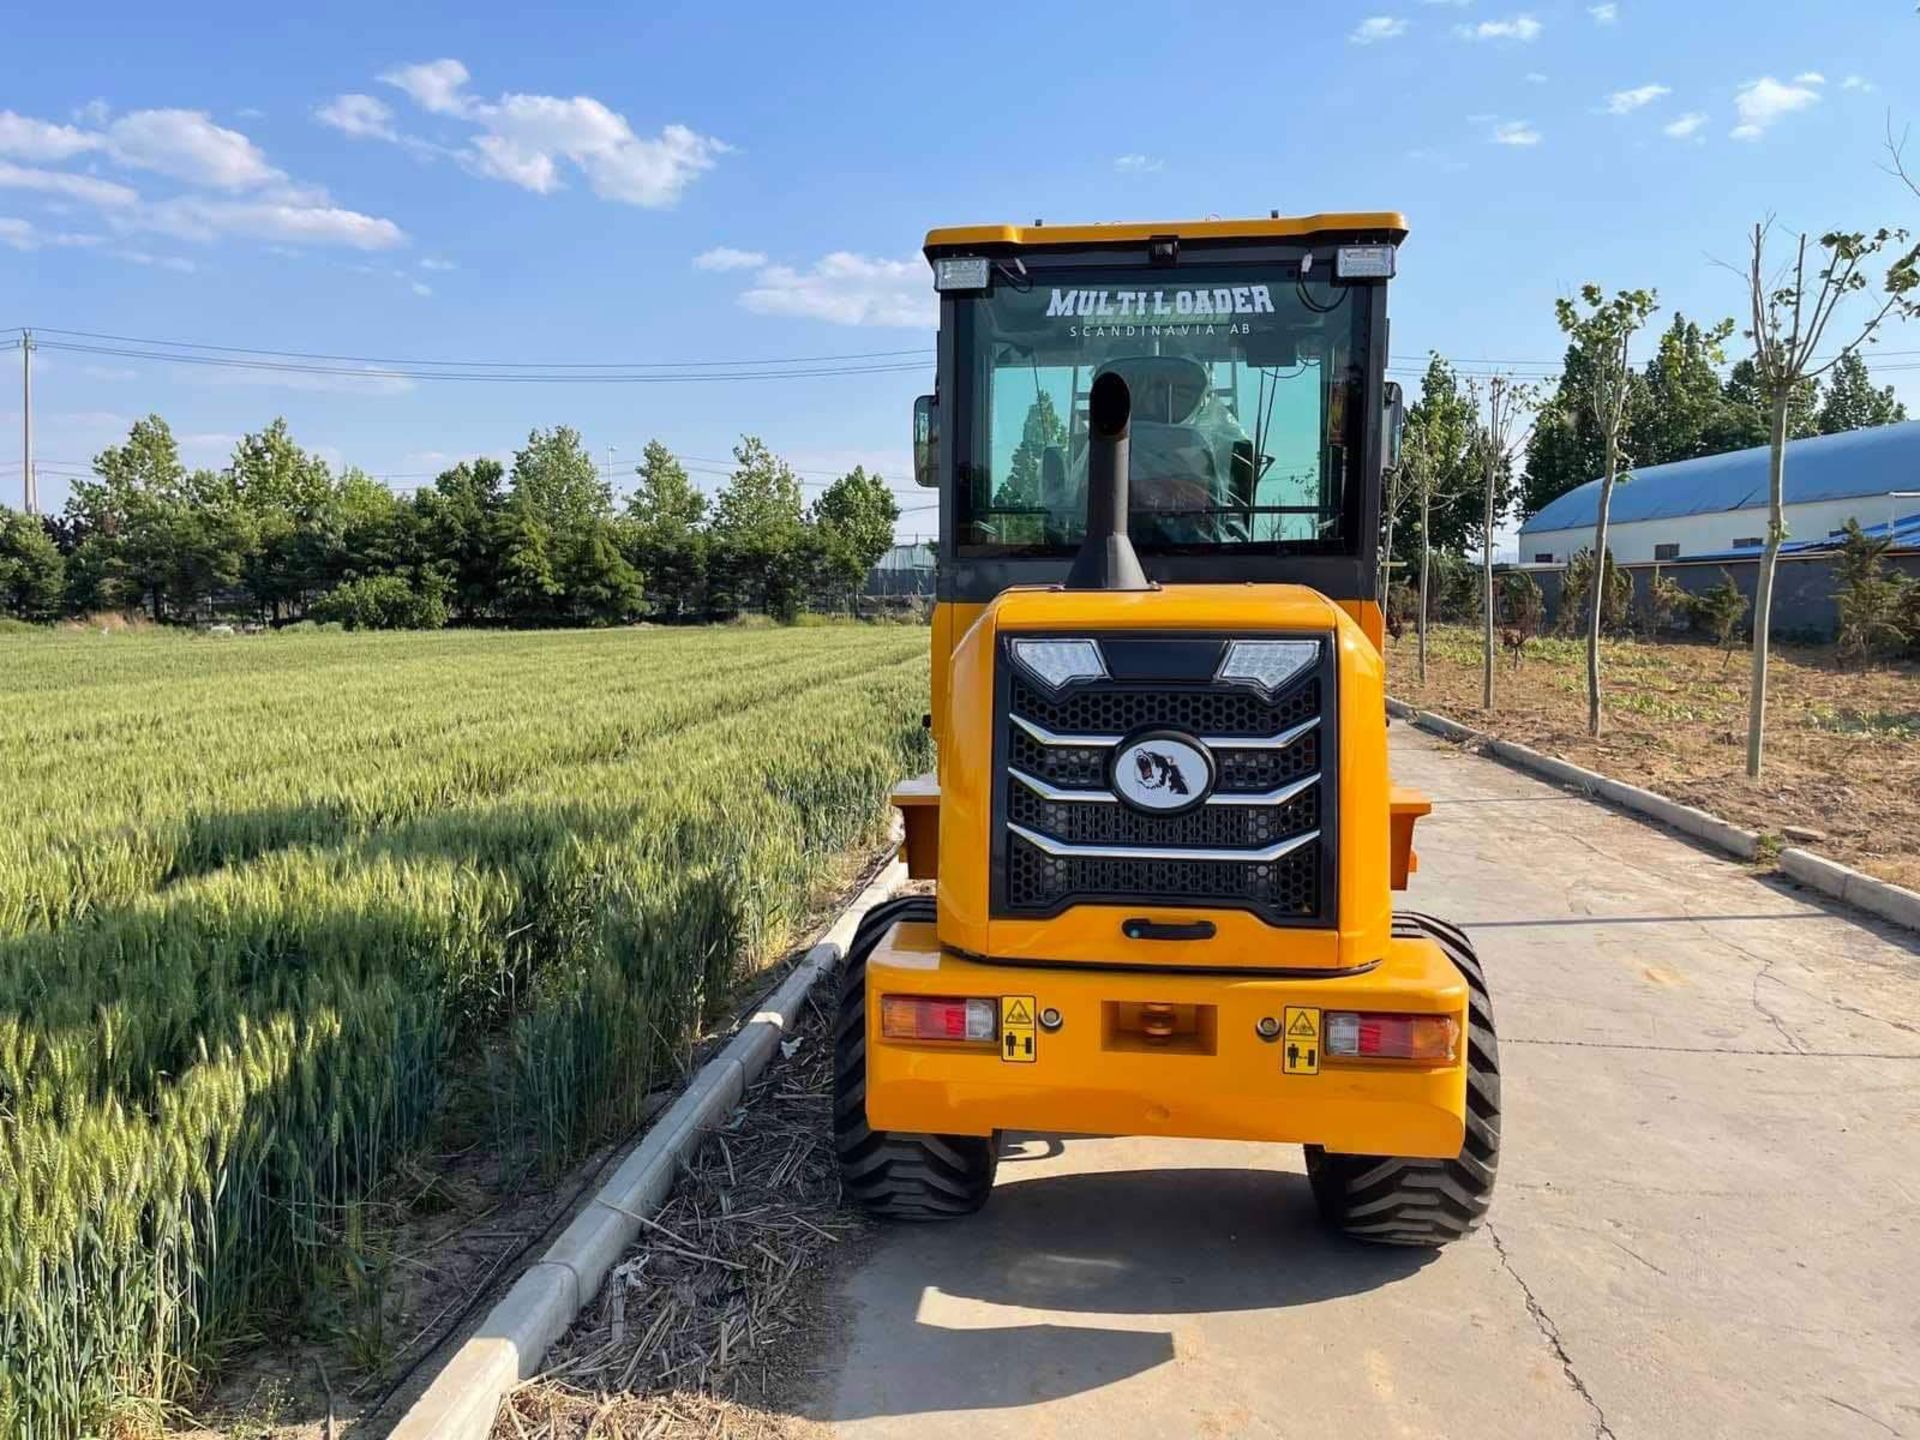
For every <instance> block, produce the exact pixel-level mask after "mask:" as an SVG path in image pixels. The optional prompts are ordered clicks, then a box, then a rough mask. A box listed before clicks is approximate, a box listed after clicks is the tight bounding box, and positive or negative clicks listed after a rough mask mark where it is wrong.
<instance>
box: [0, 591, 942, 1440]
mask: <svg viewBox="0 0 1920 1440" xmlns="http://www.w3.org/2000/svg"><path fill="white" fill-rule="evenodd" d="M926 663H927V662H926V648H925V638H924V632H922V631H916V630H912V629H887V628H871V629H860V628H844V627H821V628H801V629H792V630H745V629H714V630H668V629H663V630H627V631H614V632H600V633H595V632H558V633H522V634H505V633H481V632H464V633H463V632H451V633H441V634H434V635H367V634H361V635H335V634H324V633H321V634H300V635H296V634H285V635H276V636H261V637H232V638H223V639H216V638H202V637H192V636H186V635H179V634H149V635H128V634H118V635H100V634H92V633H66V634H46V635H25V636H23V635H8V636H5V637H0V1433H4V1434H7V1435H9V1436H16V1435H17V1436H20V1437H23V1440H68V1437H81V1436H86V1435H91V1434H96V1433H101V1432H102V1431H103V1430H106V1429H110V1428H112V1427H113V1426H115V1425H116V1424H119V1423H121V1421H120V1418H119V1417H122V1416H125V1415H127V1414H129V1413H140V1412H141V1410H142V1407H146V1413H154V1411H153V1407H155V1406H157V1405H160V1404H163V1403H164V1402H167V1401H169V1400H172V1399H175V1398H178V1397H180V1396H182V1395H184V1394H186V1393H188V1392H189V1391H190V1390H191V1389H192V1388H193V1386H194V1385H195V1384H196V1383H197V1382H198V1381H199V1380H201V1379H202V1378H204V1376H205V1374H206V1373H207V1368H208V1366H209V1365H210V1364H211V1363H212V1361H213V1359H214V1358H216V1357H217V1355H218V1354H219V1352H220V1349H221V1346H222V1345H223V1344H225V1343H228V1342H230V1340H231V1337H233V1336H235V1335H238V1334H242V1333H253V1332H257V1331H258V1329H260V1328H261V1326H262V1323H263V1317H265V1318H266V1319H267V1320H271V1318H272V1317H276V1316H283V1317H284V1316H294V1315H297V1314H298V1313H299V1307H300V1303H301V1300H300V1297H301V1296H302V1295H303V1294H304V1293H305V1292H306V1291H307V1290H309V1289H311V1288H312V1287H314V1286H316V1285H318V1284H320V1283H322V1276H323V1275H324V1274H325V1273H326V1271H327V1266H328V1262H329V1256H330V1254H331V1253H332V1248H333V1246H334V1244H335V1240H336V1237H337V1235H338V1233H339V1227H340V1224H341V1218H340V1217H341V1215H342V1214H343V1213H345V1211H346V1210H347V1209H349V1208H350V1207H351V1205H352V1203H353V1201H354V1200H355V1197H357V1196H360V1195H362V1194H364V1193H366V1192H367V1191H368V1190H369V1189H370V1188H371V1187H372V1186H374V1185H376V1184H377V1183H378V1182H379V1180H380V1178H381V1177H382V1175H383V1174H385V1173H386V1172H387V1171H388V1170H389V1168H390V1167H391V1166H392V1164H393V1163H394V1162H395V1160H396V1159H397V1157H399V1156H401V1155H403V1154H404V1153H406V1152H407V1151H408V1149H409V1147H415V1146H418V1145H420V1144H421V1143H422V1141H423V1138H424V1137H426V1136H428V1135H429V1134H430V1133H431V1131H432V1128H433V1126H434V1125H435V1123H436V1117H437V1116H438V1115H439V1114H440V1112H441V1110H442V1108H443V1106H444V1105H445V1103H446V1096H447V1092H448V1087H449V1084H450V1077H451V1076H452V1075H453V1073H454V1072H455V1071H456V1069H459V1070H460V1073H462V1074H463V1075H467V1076H469V1077H470V1076H471V1075H473V1074H475V1073H477V1074H479V1075H480V1076H481V1077H482V1078H481V1080H480V1081H479V1082H478V1083H480V1084H481V1085H483V1086H484V1087H485V1089H486V1090H487V1092H488V1109H489V1112H490V1113H491V1114H492V1115H493V1116H494V1117H495V1118H494V1121H493V1124H494V1130H495V1143H497V1144H499V1145H501V1146H503V1147H523V1148H524V1149H525V1151H526V1152H527V1153H528V1155H530V1156H531V1157H533V1163H536V1164H538V1165H540V1166H544V1167H547V1168H549V1169H552V1168H553V1167H558V1166H563V1165H565V1164H566V1163H567V1162H568V1161H569V1160H571V1159H572V1158H573V1157H576V1156H577V1155H578V1154H579V1153H580V1152H581V1151H582V1149H583V1148H584V1147H586V1146H588V1145H590V1144H591V1143H593V1142H595V1141H597V1140H599V1139H602V1138H604V1137H606V1136H609V1135H612V1134H616V1133H619V1132H620V1131H621V1130H622V1129H623V1128H630V1127H631V1126H632V1125H634V1124H635V1123H637V1120H638V1114H639V1111H638V1107H639V1105H640V1103H641V1100H642V1098H643V1097H644V1096H645V1094H646V1092H647V1090H648V1087H649V1083H650V1081H652V1080H655V1079H657V1078H658V1077H659V1076H660V1075H661V1074H662V1073H663V1072H664V1071H665V1069H666V1067H667V1066H668V1065H669V1063H670V1062H671V1059H672V1057H673V1056H674V1055H675V1053H676V1050H677V1049H678V1048H682V1047H684V1045H685V1043H686V1039H687V1037H688V1035H689V1034H690V1033H691V1032H692V1030H693V1028H694V1027H695V1026H696V1024H697V1023H698V1021H699V1019H700V1018H701V1015H702V1013H703V1009H704V1008H705V1007H708V1006H709V1005H710V1004H712V1003H713V1002H715V1001H716V1000H718V999H720V998H723V997H725V996H726V995H727V994H728V992H729V991H730V990H731V989H733V988H734V987H735V986H736V985H737V984H738V982H739V981H740V979H741V978H742V977H743V976H744V975H745V974H747V973H748V972H750V970H751V969H752V968H753V967H755V966H757V965H759V964H761V963H763V962H764V961H765V959H766V958H767V957H769V956H770V955H772V954H774V953H776V952H777V951H778V950H779V949H780V948H781V947H783V946H784V945H786V944H787V943H789V942H790V940H791V938H792V936H793V931H794V928H795V926H796V923H797V922H798V921H799V920H800V919H801V918H802V917H803V916H804V914H805V913H806V909H807V906H808V904H809V902H810V900H812V899H815V898H817V892H818V890H819V887H820V886H821V884H822V883H823V882H824V880H825V879H826V877H827V876H828V875H829V874H830V873H831V872H832V870H833V868H834V865H835V862H836V861H837V860H838V859H839V857H841V856H843V855H844V854H845V853H846V852H847V851H848V850H850V849H853V848H856V847H860V846H864V845H872V844H876V843H878V841H879V840H880V838H881V837H882V833H883V827H884V825H885V823H886V820H885V792H886V790H887V788H888V786H889V785H890V784H891V783H892V782H893V781H894V780H895V779H897V778H898V777H899V776H901V775H903V774H906V773H909V772H911V771H913V770H916V769H922V768H925V767H926V765H927V763H928V761H929V759H930V756H929V753H928V742H927V739H926V736H925V732H924V731H923V730H922V728H921V726H920V723H919V722H920V713H921V711H922V710H924V708H925V706H926ZM476 1053H480V1054H484V1056H485V1063H484V1065H475V1064H474V1063H473V1056H474V1055H475V1054H476ZM463 1066H464V1068H461V1067H463Z"/></svg>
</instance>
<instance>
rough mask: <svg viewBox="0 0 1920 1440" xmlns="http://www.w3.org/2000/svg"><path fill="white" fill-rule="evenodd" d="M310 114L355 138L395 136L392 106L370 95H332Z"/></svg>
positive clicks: (385, 138)
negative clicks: (332, 96)
mask: <svg viewBox="0 0 1920 1440" xmlns="http://www.w3.org/2000/svg"><path fill="white" fill-rule="evenodd" d="M313 118H314V119H316V120H318V121H319V122H320V123H321V124H322V125H330V126H332V127H333V128H334V129H335V130H338V131H339V132H340V133H341V134H342V135H351V136H353V137H354V138H355V139H356V140H397V139H399V138H400V136H399V133H398V132H397V131H395V130H394V128H393V107H392V106H391V105H389V104H387V102H386V101H384V100H382V99H380V98H379V97H378V96H374V95H336V96H334V98H333V99H331V100H329V101H328V102H327V103H326V104H324V105H322V106H321V107H320V108H319V109H318V110H315V111H314V112H313Z"/></svg>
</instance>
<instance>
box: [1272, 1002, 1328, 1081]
mask: <svg viewBox="0 0 1920 1440" xmlns="http://www.w3.org/2000/svg"><path fill="white" fill-rule="evenodd" d="M1284 1038H1285V1040H1286V1045H1287V1048H1286V1049H1285V1050H1284V1051H1283V1052H1282V1053H1281V1057H1280V1070H1281V1073H1282V1074H1284V1075H1318V1074H1319V1073H1320V1010H1319V1007H1318V1006H1314V1005H1289V1006H1287V1023H1286V1032H1285V1036H1284Z"/></svg>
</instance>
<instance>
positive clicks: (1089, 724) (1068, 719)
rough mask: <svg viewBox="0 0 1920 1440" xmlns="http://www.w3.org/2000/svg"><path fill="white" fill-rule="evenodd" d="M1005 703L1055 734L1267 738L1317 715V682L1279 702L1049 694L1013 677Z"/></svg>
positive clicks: (1190, 691)
mask: <svg viewBox="0 0 1920 1440" xmlns="http://www.w3.org/2000/svg"><path fill="white" fill-rule="evenodd" d="M1010 688H1011V692H1012V693H1011V694H1010V696H1009V703H1010V704H1011V705H1012V707H1013V712H1014V714H1016V715H1024V716H1025V717H1026V718H1027V719H1029V720H1031V721H1033V723H1034V724H1036V725H1038V726H1040V727H1041V728H1042V729H1045V730H1051V731H1052V732H1053V733H1054V734H1056V735H1125V734H1127V733H1129V732H1130V731H1134V730H1144V729H1148V728H1152V727H1157V726H1162V725H1170V726H1173V727H1175V728H1176V729H1181V730H1186V731H1189V732H1191V733H1192V734H1195V735H1248V736H1253V737H1256V738H1262V739H1264V738H1266V737H1269V736H1273V735H1278V734H1279V733H1280V732H1281V731H1282V730H1288V729H1291V728H1292V727H1293V726H1295V725H1298V724H1300V723H1301V722H1302V721H1304V720H1310V719H1312V718H1313V717H1314V716H1315V715H1317V714H1319V713H1320V681H1319V680H1318V679H1317V678H1316V679H1311V680H1308V681H1306V682H1305V683H1303V684H1301V685H1298V686H1296V687H1295V688H1293V689H1292V690H1289V691H1288V692H1287V693H1286V694H1285V695H1283V696H1282V697H1281V698H1280V699H1279V700H1278V701H1277V702H1270V701H1268V700H1267V698H1266V697H1265V696H1264V695H1261V694H1260V693H1259V692H1258V691H1255V690H1250V689H1247V688H1246V687H1244V686H1221V687H1219V688H1211V687H1202V686H1160V687H1158V688H1146V687H1142V686H1136V685H1111V684H1109V685H1097V684H1096V685H1077V686H1075V687H1073V688H1072V689H1070V690H1068V691H1067V692H1066V693H1065V694H1064V695H1060V696H1057V697H1056V696H1051V695H1048V694H1047V693H1046V692H1045V691H1043V690H1041V689H1040V688H1039V686H1037V685H1033V684H1031V683H1029V682H1028V681H1027V680H1026V679H1025V678H1023V677H1021V676H1017V675H1016V676H1015V677H1014V680H1013V684H1012V686H1011V687H1010Z"/></svg>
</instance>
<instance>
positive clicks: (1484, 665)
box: [1474, 372, 1540, 711]
mask: <svg viewBox="0 0 1920 1440" xmlns="http://www.w3.org/2000/svg"><path fill="white" fill-rule="evenodd" d="M1474 389H1475V390H1476V391H1477V390H1478V387H1477V386H1476V387H1474ZM1485 396H1486V409H1485V418H1484V420H1483V421H1482V424H1481V431H1480V436H1479V441H1480V490H1481V517H1480V622H1481V644H1480V708H1481V709H1482V710H1489V711H1490V710H1492V709H1493V641H1494V633H1493V632H1494V594H1493V535H1494V526H1496V525H1497V524H1499V522H1500V517H1501V515H1502V514H1504V513H1505V511H1506V507H1507V504H1508V502H1509V500H1510V498H1511V497H1510V495H1509V493H1508V492H1509V491H1510V490H1511V489H1512V483H1513V482H1512V475H1513V460H1514V457H1515V456H1516V455H1517V454H1519V453H1520V451H1521V450H1523V449H1524V448H1525V447H1526V443H1527V434H1528V432H1529V431H1530V430H1531V429H1532V428H1533V426H1532V422H1531V420H1529V421H1528V422H1527V423H1526V424H1524V425H1523V424H1521V423H1520V421H1521V417H1522V416H1523V415H1526V416H1530V415H1531V414H1532V413H1533V411H1534V409H1535V407H1536V406H1537V405H1538V403H1539V398H1540V392H1539V387H1538V386H1535V385H1529V384H1523V383H1522V382H1520V381H1518V380H1516V379H1514V377H1513V376H1512V375H1511V374H1508V373H1506V372H1497V373H1496V374H1494V375H1493V377H1492V378H1491V379H1489V380H1488V381H1487V388H1486V391H1485Z"/></svg>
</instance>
